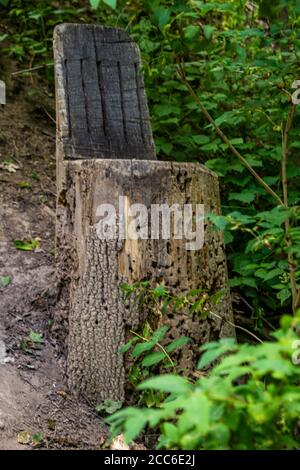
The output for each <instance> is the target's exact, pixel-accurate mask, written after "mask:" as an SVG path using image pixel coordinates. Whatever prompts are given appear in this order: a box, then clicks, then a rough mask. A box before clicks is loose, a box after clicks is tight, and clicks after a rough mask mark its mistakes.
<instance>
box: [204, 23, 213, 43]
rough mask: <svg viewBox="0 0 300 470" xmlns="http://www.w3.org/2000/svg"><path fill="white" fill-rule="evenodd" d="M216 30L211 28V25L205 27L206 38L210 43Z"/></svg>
mask: <svg viewBox="0 0 300 470" xmlns="http://www.w3.org/2000/svg"><path fill="white" fill-rule="evenodd" d="M214 30H215V27H214V26H210V25H209V24H207V25H205V26H204V28H203V32H204V36H205V38H206V39H207V40H208V41H209V40H210V38H211V37H212V34H213V32H214Z"/></svg>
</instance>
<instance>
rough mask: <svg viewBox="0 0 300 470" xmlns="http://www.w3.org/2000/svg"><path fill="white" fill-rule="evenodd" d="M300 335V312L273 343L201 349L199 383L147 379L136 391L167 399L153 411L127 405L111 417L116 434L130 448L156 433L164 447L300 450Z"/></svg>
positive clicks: (176, 377)
mask: <svg viewBox="0 0 300 470" xmlns="http://www.w3.org/2000/svg"><path fill="white" fill-rule="evenodd" d="M299 336H300V312H298V315H297V316H296V317H294V318H292V317H288V316H284V317H283V318H282V321H281V329H280V330H278V331H277V332H276V333H274V337H275V340H274V342H266V343H263V344H259V345H250V344H242V345H238V344H237V343H236V342H235V341H234V340H233V339H221V340H220V341H217V342H213V343H208V344H206V345H204V346H202V347H201V348H200V351H201V353H202V354H201V357H200V360H199V362H198V366H197V373H198V375H199V379H198V380H196V381H193V380H190V379H187V378H184V377H182V376H179V375H172V374H165V375H160V376H156V377H152V378H149V379H148V380H146V381H144V382H143V383H141V384H140V385H139V386H138V390H140V391H141V392H143V391H145V390H148V391H149V390H150V391H158V392H159V393H160V394H162V395H163V397H164V398H163V399H161V402H160V403H159V405H157V404H156V406H154V407H151V408H134V407H129V408H125V409H123V410H121V411H118V412H117V413H115V414H114V415H112V416H111V417H109V418H108V419H107V421H108V423H109V424H110V429H111V433H112V436H115V435H117V434H120V433H124V434H125V437H126V440H127V441H128V442H130V441H132V440H134V439H135V438H136V437H138V436H139V435H140V434H141V433H142V431H143V430H144V429H145V428H151V429H154V430H156V431H157V434H158V443H157V447H158V448H164V449H185V450H192V449H216V450H217V449H241V450H244V449H294V448H296V447H299V442H300V437H299V431H298V429H297V426H298V423H299V417H300V367H299V365H297V364H299V357H298V356H299V355H300V351H299V345H300V341H299ZM297 348H298V349H297ZM212 364H214V365H213V367H212V369H211V370H210V371H209V372H205V371H206V369H207V367H208V366H210V365H212Z"/></svg>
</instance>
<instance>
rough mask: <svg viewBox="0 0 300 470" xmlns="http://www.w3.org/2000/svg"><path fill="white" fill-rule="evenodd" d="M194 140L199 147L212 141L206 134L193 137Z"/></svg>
mask: <svg viewBox="0 0 300 470" xmlns="http://www.w3.org/2000/svg"><path fill="white" fill-rule="evenodd" d="M192 139H193V141H194V142H195V143H196V144H198V145H204V144H207V143H208V142H209V141H210V139H209V137H208V136H207V135H204V134H199V135H192Z"/></svg>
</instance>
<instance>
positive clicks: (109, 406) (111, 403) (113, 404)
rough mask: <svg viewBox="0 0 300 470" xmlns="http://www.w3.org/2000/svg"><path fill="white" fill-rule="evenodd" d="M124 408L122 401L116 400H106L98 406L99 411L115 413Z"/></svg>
mask: <svg viewBox="0 0 300 470" xmlns="http://www.w3.org/2000/svg"><path fill="white" fill-rule="evenodd" d="M120 408H122V402H121V401H116V400H104V401H103V402H102V403H100V405H97V406H96V411H97V413H106V414H109V415H111V414H113V413H115V412H116V411H118V410H119V409H120Z"/></svg>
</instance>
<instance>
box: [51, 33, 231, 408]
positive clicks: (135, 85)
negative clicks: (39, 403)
mask: <svg viewBox="0 0 300 470" xmlns="http://www.w3.org/2000/svg"><path fill="white" fill-rule="evenodd" d="M54 55H55V77H56V102H57V187H58V204H57V257H58V275H59V279H60V284H61V287H62V295H61V298H60V302H59V309H58V310H59V312H60V314H58V316H57V318H56V320H57V323H58V324H59V325H60V336H61V337H62V336H63V337H64V338H63V340H65V337H66V336H67V337H68V341H67V372H68V378H69V385H70V388H71V390H72V391H74V392H76V393H77V394H78V395H81V396H85V397H86V398H88V399H89V401H92V402H95V403H97V402H98V403H99V402H100V401H101V400H104V399H107V398H111V399H118V400H123V399H124V396H125V382H126V381H125V369H126V365H125V366H124V364H123V360H122V357H121V356H120V355H119V354H118V349H119V347H120V346H121V345H122V344H123V343H124V341H125V339H126V337H127V333H128V330H129V329H130V328H133V329H137V328H139V326H140V325H141V324H142V323H143V321H144V320H145V315H146V313H145V312H146V308H140V307H139V306H138V305H137V303H136V302H134V300H132V299H131V300H130V301H125V299H124V298H123V296H122V294H121V292H120V284H121V283H124V282H129V283H130V282H134V281H139V280H142V279H148V280H150V281H151V282H152V283H153V284H154V285H155V283H158V282H161V281H162V280H163V281H164V283H165V285H166V286H167V287H169V288H170V289H172V291H173V293H174V294H176V293H178V294H182V293H183V292H186V291H189V290H191V289H196V288H202V289H205V290H207V291H208V292H209V293H210V294H213V293H216V292H218V291H219V290H220V289H222V288H224V287H225V288H227V274H226V261H225V255H224V247H223V241H222V237H221V234H220V233H219V232H213V231H212V230H211V229H210V227H209V226H207V227H206V229H205V242H204V247H203V248H202V249H200V250H198V251H187V250H186V246H185V244H186V240H176V239H174V237H173V238H172V237H170V239H169V240H164V239H161V238H160V239H158V240H151V239H149V240H130V239H126V240H120V239H115V240H101V239H100V238H99V237H98V235H97V230H96V226H97V223H98V220H97V208H98V207H99V205H100V204H105V203H106V204H107V203H108V204H112V205H114V207H115V208H118V206H119V196H124V197H125V198H126V199H125V200H126V202H125V206H126V207H129V206H130V205H132V204H134V203H142V204H144V205H145V206H147V208H148V210H149V211H150V206H151V204H163V203H164V204H169V205H172V204H192V203H193V204H204V205H205V211H206V213H208V212H214V213H219V211H220V201H219V188H218V180H217V177H216V176H215V175H214V174H213V173H211V172H209V171H208V170H207V169H205V168H204V167H202V166H201V165H194V164H179V163H171V162H157V161H155V158H156V156H155V149H154V143H153V138H152V132H151V126H150V120H149V113H148V107H147V100H146V95H145V90H144V85H143V80H142V77H141V75H140V72H139V66H140V54H139V50H138V47H137V46H136V45H135V44H134V43H133V42H132V41H131V39H130V38H129V36H128V35H127V33H125V32H124V31H122V30H116V29H112V28H102V27H99V26H90V25H61V26H59V27H57V28H56V30H55V37H54ZM153 160H154V161H153ZM125 213H126V210H125V208H124V210H123V212H122V211H121V218H123V219H124V220H125V225H126V224H127V225H128V223H129V222H128V221H129V219H128V217H125V215H124V214H125ZM212 309H213V311H214V314H216V315H217V317H216V316H212V317H209V318H207V319H206V320H205V321H199V319H194V318H191V317H190V316H189V315H185V314H178V315H172V314H170V315H169V316H168V317H167V318H166V319H165V321H166V322H167V323H169V325H170V326H171V328H170V331H169V337H170V339H173V338H176V337H178V336H179V335H181V334H186V335H189V336H191V337H192V338H193V339H194V340H195V344H201V343H204V342H206V341H209V340H210V339H216V338H218V337H220V336H223V335H232V334H233V330H232V328H231V326H230V324H229V323H228V322H227V321H226V320H228V319H229V320H231V316H232V313H231V303H230V296H229V293H228V292H227V294H226V295H225V296H224V298H223V299H222V301H221V302H220V303H219V304H218V305H216V306H214V307H212ZM220 318H221V319H220ZM193 354H194V352H193V350H192V349H188V348H186V350H185V352H184V353H183V354H182V355H181V356H180V357H179V361H180V365H181V366H182V367H183V368H187V367H188V366H189V364H191V362H192V360H193V359H194V357H193Z"/></svg>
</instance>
